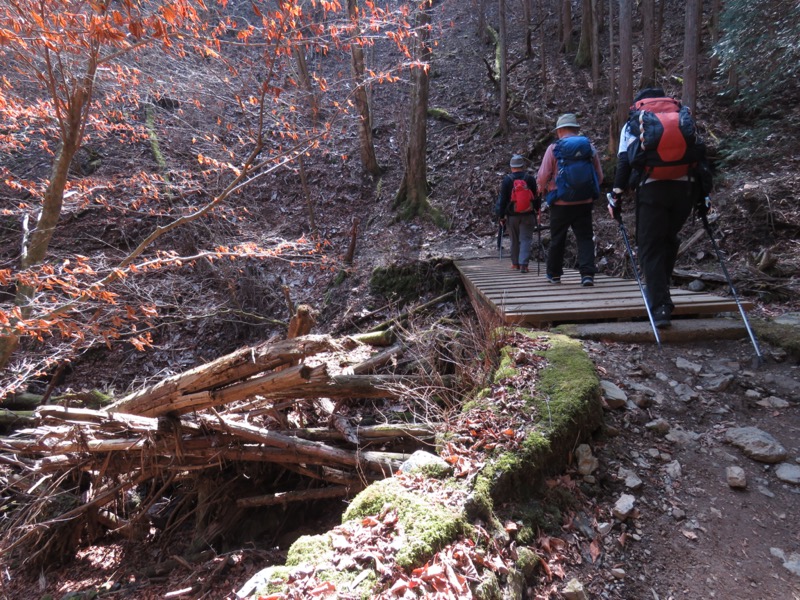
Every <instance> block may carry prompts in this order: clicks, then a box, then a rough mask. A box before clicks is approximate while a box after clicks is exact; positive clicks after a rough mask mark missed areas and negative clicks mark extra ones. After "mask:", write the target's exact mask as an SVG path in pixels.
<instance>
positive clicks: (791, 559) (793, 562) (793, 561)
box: [769, 548, 800, 577]
mask: <svg viewBox="0 0 800 600" xmlns="http://www.w3.org/2000/svg"><path fill="white" fill-rule="evenodd" d="M769 553H770V554H772V556H774V557H775V558H779V559H780V560H781V562H782V563H783V567H784V568H785V569H788V570H789V571H791V572H792V573H794V574H795V575H797V576H798V577H800V554H798V553H797V552H792V553H791V554H790V555H789V556H786V553H785V552H784V551H783V550H781V549H780V548H770V549H769Z"/></svg>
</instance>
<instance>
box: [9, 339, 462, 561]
mask: <svg viewBox="0 0 800 600" xmlns="http://www.w3.org/2000/svg"><path fill="white" fill-rule="evenodd" d="M402 354H403V347H402V346H401V345H399V344H398V345H395V346H392V347H391V348H388V349H386V350H383V351H379V352H377V353H376V352H373V349H372V348H371V347H368V346H365V345H364V344H361V343H358V342H356V341H354V340H353V339H352V338H340V339H333V338H331V337H329V336H305V337H299V338H293V339H287V340H283V341H278V342H275V343H263V344H260V345H258V346H255V347H252V348H244V349H241V350H239V351H237V352H234V353H232V354H229V355H227V356H224V357H221V358H219V359H217V360H215V361H213V362H210V363H208V364H205V365H201V366H198V367H196V368H193V369H191V370H189V371H186V372H184V373H180V374H177V375H173V376H171V377H168V378H166V379H164V380H162V381H159V382H158V383H156V384H154V385H151V386H148V387H146V388H144V389H141V390H139V391H136V392H134V393H132V394H129V395H127V396H125V397H123V398H121V399H119V400H117V401H116V402H114V403H113V404H111V405H110V406H108V407H107V408H106V409H105V410H92V409H87V408H80V407H71V406H54V405H52V406H40V407H39V408H38V409H37V410H36V412H35V420H34V426H32V427H29V428H26V429H23V430H20V431H18V432H16V433H15V434H13V435H10V436H7V437H3V438H0V484H2V487H3V488H4V489H2V491H0V510H3V511H8V512H7V513H6V514H7V515H9V516H11V515H12V514H13V515H14V516H13V518H7V519H5V523H4V525H3V526H2V530H1V531H0V549H2V550H3V551H4V552H8V551H9V550H11V549H14V548H20V547H23V546H25V545H27V546H33V547H35V548H36V550H37V551H36V552H33V553H31V552H28V553H27V555H28V557H32V556H35V555H36V554H39V553H42V552H44V550H45V548H47V547H51V546H53V547H51V548H50V550H54V549H55V548H54V544H52V543H51V542H52V540H53V536H51V535H45V532H47V531H49V530H52V529H54V528H62V529H63V528H64V525H65V524H70V527H68V532H69V538H70V540H71V542H70V544H71V545H73V546H74V545H76V544H77V543H78V541H79V540H80V539H81V538H83V537H86V535H87V534H89V535H90V536H91V537H96V536H97V535H99V534H101V533H103V532H105V531H107V530H113V531H126V532H128V533H131V531H130V530H131V529H132V528H133V526H134V524H137V523H144V524H145V525H147V526H148V527H149V526H150V525H149V524H148V522H149V521H152V519H150V517H151V516H152V515H153V510H154V506H155V505H156V504H157V503H159V502H161V503H163V501H164V500H165V498H166V500H167V502H168V503H169V502H170V501H176V502H177V500H176V498H177V497H178V496H180V494H179V493H178V486H179V484H180V489H181V490H183V493H185V490H186V489H189V488H190V487H191V486H187V485H186V481H187V480H192V479H194V480H197V479H198V477H200V473H208V472H209V470H214V472H215V473H222V472H223V471H224V470H225V469H229V470H230V469H231V468H232V466H233V469H232V470H234V471H237V470H238V471H241V469H243V468H245V467H244V466H243V465H246V464H250V465H260V467H258V468H260V469H261V471H258V477H255V476H253V475H252V473H249V479H250V480H251V482H250V484H249V485H243V484H242V482H241V478H240V479H239V480H238V483H237V484H236V485H235V486H231V488H230V489H229V490H228V489H226V487H225V486H224V485H223V489H222V491H221V492H218V493H217V494H216V498H217V502H218V503H222V502H225V497H226V496H227V502H228V505H229V506H230V505H231V504H232V503H233V504H235V506H236V507H238V508H239V509H242V508H245V507H252V506H267V505H272V504H282V505H284V506H285V505H286V503H287V502H290V501H307V500H313V499H321V498H332V497H342V496H346V495H348V494H351V493H353V492H355V491H358V490H359V489H361V488H362V487H363V486H364V485H365V484H366V483H368V482H369V481H372V480H376V479H380V478H383V477H386V476H388V475H390V474H391V473H393V472H394V471H396V470H397V468H398V467H399V466H400V464H401V462H402V461H403V460H404V459H405V458H407V456H408V453H409V452H410V451H411V450H413V449H416V448H418V447H420V446H421V445H423V444H426V443H427V444H430V443H431V442H432V439H433V428H432V427H431V426H430V425H428V424H426V423H424V422H423V423H398V424H386V423H384V424H378V423H369V422H368V419H367V418H365V413H369V411H368V410H367V409H368V408H369V405H374V404H375V403H376V402H378V403H379V404H380V402H387V403H393V405H394V406H398V405H399V406H406V408H405V409H404V412H408V407H407V405H408V402H407V401H408V399H409V397H411V398H413V399H415V400H417V401H418V400H419V399H420V398H423V397H424V396H423V395H421V394H422V393H421V391H420V390H425V389H429V388H430V386H433V385H434V383H435V384H436V387H437V388H439V389H441V388H442V387H443V386H445V387H446V386H448V385H449V384H450V383H451V382H450V381H449V380H448V378H447V377H443V376H442V377H437V378H436V381H435V382H434V381H433V380H432V378H431V377H430V376H427V375H415V374H404V375H398V374H375V373H374V372H373V371H374V370H375V369H376V368H379V367H381V366H383V365H386V364H387V363H391V362H395V361H396V360H397V357H398V356H400V355H402ZM352 401H357V403H356V405H355V407H354V408H353V409H352V410H349V409H351V404H352ZM394 412H397V410H395V411H394ZM391 413H392V411H391V410H384V409H383V408H381V414H391ZM366 416H368V414H367V415H366ZM381 420H384V421H385V417H383V418H382V419H381ZM376 421H377V419H376ZM249 468H250V469H252V468H253V467H249ZM258 468H257V469H258ZM276 473H277V475H276ZM282 473H291V474H295V475H299V476H300V479H296V478H295V479H291V480H287V481H286V482H285V483H284V486H286V487H289V488H290V489H286V488H285V487H281V485H280V479H281V477H282V475H281V474H282ZM209 476H210V475H206V477H209ZM303 481H305V483H303ZM181 482H183V483H182V484H181ZM202 487H203V486H202V485H200V484H199V483H198V481H195V483H194V487H193V488H192V489H193V490H194V493H195V497H194V498H193V500H192V502H191V503H190V504H191V505H193V506H196V508H195V510H196V511H197V513H198V514H197V515H196V516H195V525H196V531H197V530H199V529H200V528H201V527H202V528H204V529H205V530H206V531H207V530H208V525H209V523H208V514H209V509H208V507H207V506H202V504H203V499H204V497H206V496H207V494H204V493H201V491H202ZM134 490H145V495H146V497H145V498H144V499H142V501H141V502H140V503H138V504H137V505H136V506H134V507H131V506H130V503H129V502H127V501H126V494H130V493H132V492H133V491H134ZM265 492H268V493H265ZM54 497H55V498H59V499H61V500H60V501H59V502H60V504H59V502H55V501H52V498H54ZM201 516H202V518H200V517H201ZM144 517H148V518H144ZM203 519H205V521H204V523H202V524H201V523H200V521H202V520H203ZM222 529H224V528H221V527H219V526H218V527H217V528H216V533H215V535H221V533H222ZM210 541H211V540H209V539H208V535H204V540H203V542H204V543H210ZM58 546H59V548H58V551H59V552H63V551H64V550H66V549H67V548H64V547H63V546H64V544H63V543H61V544H59V545H58ZM29 550H30V548H29Z"/></svg>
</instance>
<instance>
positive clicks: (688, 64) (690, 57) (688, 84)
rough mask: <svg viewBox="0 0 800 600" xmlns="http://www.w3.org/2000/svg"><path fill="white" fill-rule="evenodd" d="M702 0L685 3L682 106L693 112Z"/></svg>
mask: <svg viewBox="0 0 800 600" xmlns="http://www.w3.org/2000/svg"><path fill="white" fill-rule="evenodd" d="M702 10H703V3H702V0H688V1H687V3H686V28H685V32H684V39H683V97H682V102H683V104H684V106H688V107H689V110H691V111H692V112H695V109H696V108H697V63H698V54H699V47H700V17H701V15H702Z"/></svg>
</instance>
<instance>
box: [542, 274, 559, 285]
mask: <svg viewBox="0 0 800 600" xmlns="http://www.w3.org/2000/svg"><path fill="white" fill-rule="evenodd" d="M545 277H547V281H549V282H550V283H561V276H560V275H545Z"/></svg>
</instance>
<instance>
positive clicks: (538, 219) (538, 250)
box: [536, 208, 542, 277]
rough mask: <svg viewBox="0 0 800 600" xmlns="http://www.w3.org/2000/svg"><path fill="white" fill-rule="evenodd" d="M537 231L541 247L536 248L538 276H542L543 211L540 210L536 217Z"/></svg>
mask: <svg viewBox="0 0 800 600" xmlns="http://www.w3.org/2000/svg"><path fill="white" fill-rule="evenodd" d="M536 230H537V231H538V232H539V246H538V248H536V253H537V254H538V255H539V256H537V257H536V259H537V260H536V276H537V277H538V276H539V275H541V274H542V209H541V208H540V209H539V212H538V213H537V215H536Z"/></svg>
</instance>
